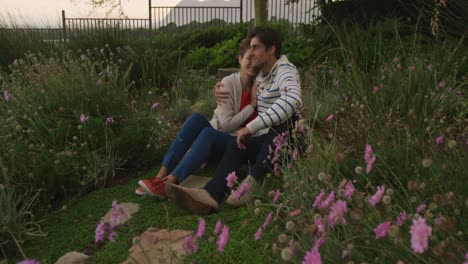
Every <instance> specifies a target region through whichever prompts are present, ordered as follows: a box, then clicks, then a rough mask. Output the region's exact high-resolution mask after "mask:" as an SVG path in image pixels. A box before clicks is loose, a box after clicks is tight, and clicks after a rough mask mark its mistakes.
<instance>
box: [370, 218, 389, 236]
mask: <svg viewBox="0 0 468 264" xmlns="http://www.w3.org/2000/svg"><path fill="white" fill-rule="evenodd" d="M391 224H392V223H391V222H390V221H386V222H383V223H380V224H379V225H378V226H377V227H376V228H374V233H375V238H376V239H379V238H382V237H385V236H386V235H387V233H388V230H389V229H390V225H391Z"/></svg>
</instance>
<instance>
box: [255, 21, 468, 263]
mask: <svg viewBox="0 0 468 264" xmlns="http://www.w3.org/2000/svg"><path fill="white" fill-rule="evenodd" d="M399 26H400V25H399V24H398V23H396V22H386V23H379V24H376V25H374V26H373V27H374V29H371V30H369V29H361V28H359V27H355V28H352V29H351V30H350V29H349V28H347V30H346V31H342V30H340V29H334V30H335V32H337V38H338V39H339V40H340V42H339V43H340V44H339V46H337V47H336V49H335V50H336V52H335V53H334V54H332V55H329V59H328V60H319V61H317V63H316V64H313V65H311V67H310V68H309V70H308V71H307V72H306V74H305V76H303V79H304V82H303V83H304V85H303V87H306V89H305V90H304V93H305V94H304V98H305V99H306V100H305V101H306V102H307V103H310V104H318V105H309V106H308V108H307V109H308V110H307V111H308V116H309V126H311V127H312V129H311V130H306V132H304V133H299V132H298V131H301V129H298V130H296V132H295V133H296V134H295V137H296V138H297V137H302V138H303V142H304V143H307V145H306V147H305V149H306V152H305V153H304V155H303V156H302V157H301V158H298V159H295V158H294V157H293V156H292V155H293V153H295V150H297V149H299V148H300V147H303V148H304V146H299V145H294V144H291V143H289V144H288V143H287V142H283V144H281V145H277V148H281V149H282V151H280V152H279V153H282V157H283V159H282V160H283V163H282V165H280V166H279V169H278V171H277V172H276V175H279V177H280V178H281V179H282V184H281V186H280V189H279V190H280V191H281V192H282V195H281V199H280V201H279V202H277V203H272V202H270V199H271V197H272V195H273V193H270V195H271V196H269V197H270V198H267V197H265V198H264V202H262V203H261V204H262V206H261V207H262V208H263V209H264V210H265V211H266V212H272V213H273V214H274V213H275V211H276V210H279V211H277V212H279V218H278V220H277V221H276V222H275V225H276V226H275V227H272V228H271V229H268V230H269V231H270V232H271V233H273V235H276V236H277V239H274V241H273V243H272V246H271V247H272V250H273V252H276V254H277V256H278V258H283V259H284V260H288V261H300V260H301V259H303V258H304V255H305V254H306V253H307V252H309V251H312V248H313V247H314V246H315V247H317V248H318V252H319V254H320V255H321V259H322V261H323V262H324V263H343V262H344V263H350V262H351V263H361V262H371V263H383V262H385V263H397V262H398V261H400V260H401V261H403V262H404V263H442V262H445V263H461V262H463V259H464V254H465V252H466V251H467V248H468V247H467V244H466V232H467V230H466V220H465V219H466V212H465V211H466V210H465V209H466V206H467V205H466V197H467V194H468V193H467V188H466V178H467V173H466V170H467V165H466V162H465V160H466V153H467V152H466V144H467V142H466V140H467V134H466V124H467V123H466V117H463V115H464V113H466V111H467V110H466V107H467V105H466V99H465V96H466V94H465V93H466V90H467V89H466V87H467V83H466V76H465V75H466V67H467V61H466V59H467V58H466V55H465V54H464V46H463V44H462V43H463V42H464V38H462V39H450V40H445V41H435V40H429V39H424V38H423V37H421V35H419V34H418V33H417V32H418V30H417V28H412V30H413V32H414V33H413V34H412V35H407V36H402V35H401V34H400V28H399ZM304 77H305V78H304ZM308 98H310V99H308ZM331 115H333V116H331ZM461 115H462V116H461ZM327 117H330V119H328V120H329V121H325V119H327ZM441 136H442V137H443V140H442V141H441V138H440V137H441ZM436 138H438V140H437V141H436ZM366 144H369V145H370V146H371V147H372V149H373V153H374V155H375V158H376V160H375V166H373V167H372V166H371V170H370V171H366V165H367V164H366V163H367V162H366V160H365V157H364V156H365V149H366V147H365V145H366ZM349 183H352V184H353V185H354V187H355V190H354V193H353V194H352V195H348V196H347V195H346V190H347V188H346V187H345V186H346V184H349ZM382 186H383V187H384V188H385V192H384V193H383V195H382V196H383V197H382V200H381V201H380V202H379V203H377V204H376V205H375V206H372V205H371V204H370V203H369V200H370V199H371V197H372V196H374V194H375V193H376V191H377V189H378V188H377V187H382ZM320 192H324V194H325V196H324V197H323V198H320V197H319V198H317V197H318V195H319V193H320ZM332 192H333V193H334V197H331V196H329V195H330V194H331V193H332ZM327 197H329V200H330V203H329V205H328V206H323V208H320V207H317V206H313V204H314V203H315V202H319V203H320V202H325V198H327ZM342 202H345V203H346V205H345V212H343V213H342V215H340V214H336V213H337V212H339V211H340V210H339V209H337V208H338V207H336V208H334V207H335V206H337V204H339V203H342ZM280 203H282V205H281V206H278V205H279V204H280ZM258 204H260V203H258ZM278 208H279V209H278ZM332 208H334V209H332ZM298 209H300V211H299V210H298ZM333 211H334V213H335V214H332V212H333ZM297 212H299V213H297ZM402 212H406V214H407V216H408V219H407V220H405V221H403V223H399V222H398V221H397V218H398V217H399V216H400V213H402ZM416 219H424V220H425V222H426V224H427V225H428V226H429V227H431V228H432V233H431V235H430V236H429V241H428V248H426V249H424V251H423V253H416V252H415V249H414V248H413V247H412V242H411V241H412V237H413V236H414V235H412V234H411V232H410V230H411V229H412V226H413V225H414V221H416ZM387 221H389V226H388V229H387V230H386V231H387V232H386V233H385V235H384V236H383V237H377V233H376V231H375V230H376V229H377V227H378V226H379V224H381V223H384V222H387ZM321 222H322V223H321ZM322 224H323V228H324V229H321V228H322ZM264 232H265V231H264ZM290 239H292V240H293V241H296V243H293V244H288V242H289V241H290ZM319 241H322V242H323V241H325V242H324V243H323V245H322V244H321V242H319ZM291 249H292V251H291ZM291 252H292V253H291Z"/></svg>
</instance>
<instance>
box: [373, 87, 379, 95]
mask: <svg viewBox="0 0 468 264" xmlns="http://www.w3.org/2000/svg"><path fill="white" fill-rule="evenodd" d="M378 91H379V87H378V86H374V88H373V91H372V92H373V93H374V94H376V93H377V92H378Z"/></svg>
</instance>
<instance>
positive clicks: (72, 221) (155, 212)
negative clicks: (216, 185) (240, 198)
mask: <svg viewBox="0 0 468 264" xmlns="http://www.w3.org/2000/svg"><path fill="white" fill-rule="evenodd" d="M155 171H156V169H152V170H151V171H147V172H144V173H141V174H140V175H139V176H138V177H137V178H135V179H133V180H131V181H129V182H128V183H126V184H124V185H119V186H115V187H111V188H105V189H102V190H97V191H94V192H92V193H89V194H88V195H86V196H84V197H82V198H80V199H79V200H78V201H77V202H75V203H73V204H71V205H69V206H68V207H67V208H66V209H64V210H62V211H60V212H57V213H55V214H51V215H49V216H47V217H46V218H45V220H44V222H43V223H42V227H43V231H44V233H46V234H47V235H46V236H45V237H42V238H38V239H35V240H34V241H32V242H30V243H27V244H26V245H25V247H24V252H25V254H26V255H27V257H28V258H35V259H38V260H40V261H41V263H43V264H46V263H55V261H57V259H58V258H59V257H60V256H62V255H63V254H65V253H67V252H69V251H78V252H84V253H87V254H90V253H91V254H90V255H91V256H92V263H120V262H122V261H124V260H125V259H126V258H127V257H128V249H129V248H130V247H131V243H132V239H133V238H134V237H135V236H138V235H140V234H141V233H143V232H144V231H145V230H146V229H147V228H148V227H155V228H169V229H186V230H196V228H197V226H198V217H199V216H197V215H193V214H191V213H189V212H188V211H185V210H182V209H179V208H177V207H176V206H174V205H173V204H172V203H170V202H169V201H159V200H156V199H154V198H152V197H138V196H136V195H134V193H133V191H134V188H135V187H136V186H137V182H138V180H139V179H142V178H147V177H150V176H152V175H153V173H154V172H155ZM212 173H213V172H212V170H209V169H204V170H199V171H197V172H196V175H201V176H209V175H210V174H212ZM113 200H117V201H118V202H119V203H124V202H133V203H138V204H140V210H139V211H138V212H137V213H136V214H135V215H134V217H133V218H132V219H131V221H130V223H129V224H128V225H127V226H124V227H122V228H121V230H120V231H119V232H118V236H117V238H116V241H115V242H109V243H107V244H106V245H105V246H103V247H102V248H98V247H97V246H96V245H95V244H94V230H95V227H96V225H97V223H98V222H99V219H100V218H101V217H102V216H103V215H104V214H105V213H106V212H107V211H108V210H109V209H110V208H111V204H112V201H113ZM218 219H221V221H222V222H223V223H224V224H226V225H228V227H229V234H230V238H229V242H228V245H227V246H226V248H225V251H224V252H223V253H219V252H217V250H216V244H215V242H209V241H208V240H209V239H208V238H209V237H210V236H211V234H212V232H213V229H214V226H215V224H216V221H217V220H218ZM263 219H264V216H263V215H261V216H260V217H256V216H254V214H253V208H252V207H251V206H248V207H245V208H241V209H232V208H229V207H228V206H227V205H224V204H223V206H222V208H221V211H220V213H218V214H214V215H210V216H207V217H205V220H206V225H207V229H206V233H205V236H204V238H203V239H202V240H201V241H199V250H198V252H197V254H196V255H195V257H194V259H193V260H196V261H197V262H199V263H208V262H209V263H220V262H223V263H239V262H242V263H259V262H263V263H271V262H276V261H279V260H277V259H274V258H273V256H272V254H271V242H270V241H272V238H271V237H270V236H269V235H268V232H265V233H264V235H263V236H262V239H261V240H259V241H255V240H254V233H255V232H256V230H257V229H258V227H259V226H260V225H261V223H262V222H263ZM215 240H216V239H214V241H215ZM186 260H187V261H192V259H191V258H190V259H189V258H187V259H186Z"/></svg>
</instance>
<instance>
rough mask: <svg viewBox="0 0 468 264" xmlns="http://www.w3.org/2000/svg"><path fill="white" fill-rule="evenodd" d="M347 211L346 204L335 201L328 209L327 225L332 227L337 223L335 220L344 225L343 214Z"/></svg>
mask: <svg viewBox="0 0 468 264" xmlns="http://www.w3.org/2000/svg"><path fill="white" fill-rule="evenodd" d="M347 210H348V208H347V205H346V202H345V201H342V200H338V201H336V203H334V204H333V206H332V207H331V209H330V214H329V215H328V224H329V225H330V226H331V227H333V226H334V225H335V223H336V222H337V219H338V220H339V221H340V222H341V224H343V225H345V224H346V219H345V218H344V214H345V213H346V211H347Z"/></svg>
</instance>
